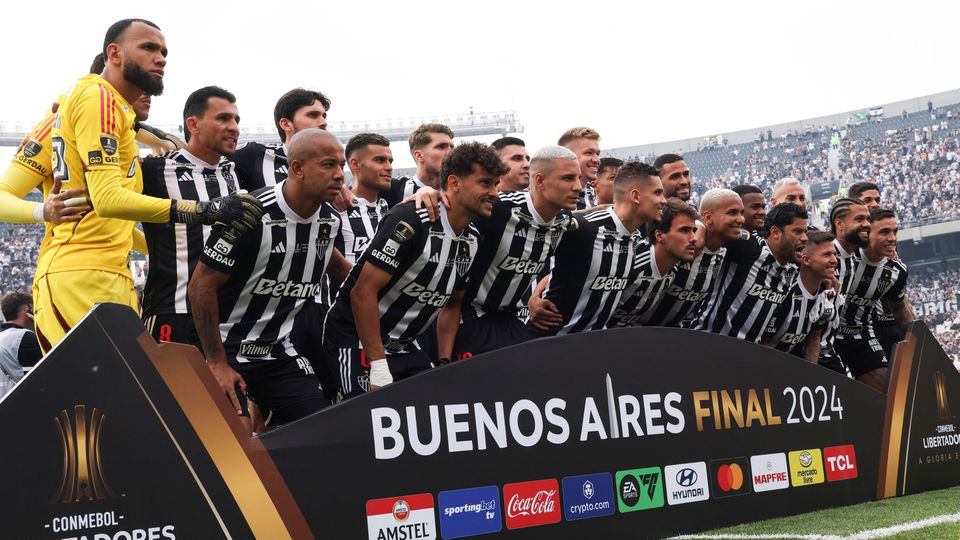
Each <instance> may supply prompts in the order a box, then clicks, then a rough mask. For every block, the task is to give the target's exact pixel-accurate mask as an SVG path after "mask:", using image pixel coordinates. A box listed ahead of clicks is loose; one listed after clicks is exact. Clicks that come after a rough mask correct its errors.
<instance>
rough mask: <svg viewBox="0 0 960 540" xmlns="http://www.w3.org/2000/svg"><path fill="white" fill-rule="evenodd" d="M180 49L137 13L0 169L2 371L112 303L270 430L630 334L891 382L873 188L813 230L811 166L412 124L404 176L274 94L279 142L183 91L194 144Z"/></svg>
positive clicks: (573, 136) (570, 133) (906, 303)
mask: <svg viewBox="0 0 960 540" xmlns="http://www.w3.org/2000/svg"><path fill="white" fill-rule="evenodd" d="M95 52H96V51H91V53H95ZM166 56H167V44H166V42H165V39H164V36H163V33H162V31H161V29H160V28H158V27H157V25H155V24H154V23H152V22H150V21H147V20H143V19H124V20H120V21H118V22H116V23H114V24H112V25H111V26H110V27H109V28H108V29H107V30H106V33H105V36H104V40H103V49H102V50H101V51H100V52H99V54H97V55H96V57H95V58H94V60H93V64H92V65H91V66H90V69H89V73H88V74H87V75H85V76H83V77H81V78H79V80H77V82H76V83H75V85H74V86H73V87H72V88H70V89H69V91H68V92H66V93H63V94H62V95H59V97H57V93H58V92H57V90H56V89H49V90H48V91H49V92H50V94H51V98H56V101H55V103H54V105H53V106H52V107H51V110H50V111H48V114H47V115H46V116H45V117H44V118H42V119H41V120H40V122H38V123H37V124H36V127H35V128H34V129H33V131H32V132H31V133H30V135H29V136H28V137H27V138H26V139H24V140H23V142H22V143H21V145H20V148H19V149H18V151H17V154H16V156H15V157H14V159H13V161H12V162H11V163H10V164H9V165H8V166H7V168H6V170H5V172H4V173H3V176H2V178H0V221H3V222H7V223H23V224H26V223H44V227H45V230H44V235H43V240H42V242H41V243H40V246H39V252H38V255H37V257H36V260H35V261H34V262H35V272H34V274H33V278H32V279H33V282H32V291H18V292H13V293H10V294H7V295H6V296H4V298H3V306H2V307H3V317H4V320H5V321H7V322H6V323H5V324H4V327H5V330H4V331H0V356H2V355H3V354H4V352H3V351H4V350H12V351H13V352H12V353H11V355H12V356H11V357H12V358H14V359H16V358H17V355H18V354H19V357H20V358H26V359H29V361H30V362H33V363H35V362H36V361H38V360H39V359H40V358H41V357H42V355H43V354H45V353H47V352H49V351H50V350H51V349H52V348H53V347H55V346H56V345H57V344H58V343H59V342H60V341H61V340H62V339H63V338H64V337H65V336H66V334H67V333H68V332H69V331H70V330H71V329H72V328H73V327H75V326H76V325H77V323H78V322H79V321H80V320H81V319H82V318H83V317H84V316H85V315H86V314H87V312H89V311H90V309H91V308H93V306H94V305H95V304H97V303H101V302H111V303H117V304H123V305H127V306H130V307H131V308H132V309H134V310H136V311H137V312H138V313H139V314H140V315H141V317H142V320H143V323H144V325H145V327H146V329H147V331H148V332H149V333H150V334H151V335H152V336H153V338H154V339H156V340H157V341H158V342H175V343H184V344H189V345H194V346H196V347H197V348H198V349H199V350H200V351H201V352H202V354H203V356H204V358H205V359H206V362H207V366H208V367H209V369H210V371H211V372H212V374H213V375H214V377H215V379H216V381H217V383H218V384H219V386H220V388H221V390H222V392H223V396H224V399H225V400H229V403H230V404H231V407H232V408H233V409H234V410H235V411H236V413H237V414H238V415H240V416H241V417H242V419H243V421H244V422H245V426H246V427H249V429H250V430H251V432H256V433H262V432H264V431H266V430H269V429H271V428H273V427H276V426H279V425H283V424H286V423H289V422H292V421H294V420H297V419H299V418H302V417H304V416H306V415H309V414H311V413H314V412H317V411H319V410H322V409H324V408H326V407H329V406H334V405H335V404H336V403H338V402H341V401H343V400H348V399H352V398H354V397H356V396H358V395H361V394H364V393H367V392H372V391H376V390H377V389H378V388H382V387H384V386H387V385H390V384H392V383H394V382H397V381H401V380H403V379H406V378H409V377H412V376H415V375H417V374H419V373H422V372H425V371H428V370H431V369H436V368H439V367H441V366H443V365H446V364H449V363H452V362H462V361H467V362H474V361H480V362H482V361H483V357H482V356H481V355H482V354H483V353H486V352H490V351H493V350H497V349H502V348H505V347H509V346H512V345H516V344H519V343H523V342H525V341H529V340H532V339H537V338H541V337H549V336H561V335H567V334H573V333H580V332H590V331H597V330H604V329H612V328H624V327H633V326H654V327H657V326H659V327H678V328H686V329H691V330H699V331H706V332H712V333H715V334H720V335H724V336H728V337H731V338H736V339H741V340H745V341H750V342H753V343H756V344H759V345H762V346H766V347H770V348H774V349H777V350H779V351H781V352H783V353H786V354H788V355H792V356H794V357H797V358H799V359H802V360H803V361H807V362H811V363H816V364H819V365H820V366H822V367H824V368H826V369H829V370H833V371H835V372H837V373H839V374H841V375H843V376H849V377H852V378H854V379H856V380H858V381H860V382H861V383H863V384H866V385H869V386H870V387H872V388H874V389H876V390H878V391H881V392H883V391H885V389H886V386H887V383H888V365H889V363H890V361H891V360H892V354H893V350H894V345H895V344H896V343H897V342H899V341H901V340H902V339H903V338H904V336H905V333H906V330H907V327H908V325H909V324H910V323H911V322H912V321H913V320H914V319H915V318H916V317H915V315H914V312H913V308H912V307H911V303H910V298H909V297H908V294H907V283H908V270H907V267H906V266H905V265H904V263H903V262H901V261H900V260H899V258H898V255H897V234H898V231H899V229H900V222H899V221H898V218H901V217H902V216H898V215H897V212H895V211H894V209H893V206H892V205H888V204H887V201H885V200H884V197H883V196H882V194H883V192H884V191H883V189H882V187H881V186H880V185H878V184H877V183H873V182H867V181H858V182H854V183H851V184H849V185H847V186H845V188H844V190H843V191H842V195H841V196H837V197H835V198H834V199H833V200H832V201H831V202H830V204H829V206H828V207H827V208H826V209H825V212H818V214H822V222H823V225H822V226H821V227H819V228H818V227H815V226H814V219H813V217H814V212H815V211H816V210H817V209H816V208H814V207H813V205H812V204H810V203H812V201H808V193H809V191H808V189H805V185H804V182H801V180H798V179H797V178H795V177H793V176H789V175H786V176H783V177H781V178H777V179H776V180H775V181H774V182H772V188H767V189H764V188H765V187H766V186H756V185H751V184H749V183H738V184H736V185H730V186H722V187H710V188H709V189H706V191H701V192H699V193H698V192H695V186H694V182H695V178H696V177H697V175H698V174H699V173H698V172H697V171H693V172H691V170H690V168H689V167H688V166H687V164H686V163H685V161H684V158H683V156H682V155H680V154H677V153H664V154H660V155H657V156H645V157H644V158H643V159H626V160H621V159H618V158H614V157H606V156H604V153H603V149H602V146H601V142H602V139H601V134H600V133H598V132H597V131H595V130H594V129H591V128H589V127H570V129H567V130H566V131H564V132H563V133H558V134H556V138H555V139H553V140H550V141H538V142H537V144H536V145H532V144H531V145H529V146H528V144H527V142H525V141H524V140H522V139H520V138H518V137H512V136H505V137H501V138H499V139H497V140H495V141H493V142H492V143H490V144H483V143H480V142H459V141H456V140H455V134H454V130H452V129H451V128H450V127H448V126H446V125H443V124H439V123H424V124H422V125H420V126H419V127H416V128H415V129H413V130H412V131H411V132H410V133H409V137H408V144H409V151H410V154H411V156H412V157H413V160H414V161H415V163H416V173H415V174H414V175H411V176H400V177H396V176H395V175H394V167H393V162H394V155H393V152H392V150H391V147H390V139H388V138H387V137H386V136H384V135H382V134H378V133H373V132H367V133H358V134H356V135H353V136H352V137H350V138H349V140H347V141H345V144H344V143H343V142H341V140H340V139H338V138H337V136H335V135H334V134H333V133H331V132H328V131H327V130H326V128H327V121H328V120H327V118H328V111H329V110H330V108H331V100H330V99H329V98H328V97H327V96H325V95H324V94H323V93H322V92H320V91H318V90H313V89H304V88H294V89H291V90H289V91H285V92H284V93H282V95H280V96H279V99H278V100H277V102H276V106H275V108H274V114H273V118H274V122H275V126H276V130H277V134H278V135H279V138H280V141H281V143H280V144H275V145H274V144H261V143H258V142H248V143H246V144H244V145H239V144H238V142H239V139H240V127H239V126H240V118H241V109H240V107H241V105H242V103H240V101H239V100H238V99H237V97H236V96H235V94H234V93H232V92H231V91H228V90H227V89H224V88H221V87H218V86H205V87H202V88H199V89H195V90H192V89H191V91H190V93H189V96H188V97H187V98H186V101H185V103H184V104H183V118H182V120H183V131H182V134H179V135H178V134H172V133H168V132H166V131H163V130H160V129H157V128H154V127H151V126H150V125H149V123H148V117H149V112H150V107H151V104H152V100H153V99H167V98H158V97H156V96H160V95H161V94H162V93H163V90H164V82H163V78H164V71H165V69H166V63H167V61H166ZM78 74H79V72H78ZM764 144H766V143H764ZM141 145H142V146H145V147H148V148H150V155H149V156H147V157H143V158H141V152H140V147H141ZM348 173H349V179H350V181H349V182H348ZM807 181H808V182H809V180H807ZM34 189H39V190H40V191H41V192H42V195H43V200H42V201H41V202H35V201H32V200H29V198H27V199H25V197H27V195H28V194H29V193H30V192H31V191H33V190H34ZM138 223H139V224H141V226H140V227H138ZM4 241H5V242H6V240H4ZM131 251H133V252H138V253H142V254H145V255H147V257H148V264H147V268H148V272H147V275H146V282H145V285H144V286H143V290H142V295H140V294H138V291H137V288H136V287H135V281H134V276H133V275H132V273H131V270H130V258H131ZM31 329H33V332H31ZM34 333H35V335H34ZM642 346H643V344H642V343H638V344H637V347H638V349H640V348H642ZM677 354H678V355H682V354H684V352H683V351H682V350H680V351H677ZM478 356H480V357H479V358H474V357H478ZM584 361H585V362H589V359H588V358H585V359H584ZM657 361H658V362H669V361H670V358H661V359H657ZM771 361H777V358H775V357H774V356H771ZM782 361H789V359H788V358H787V357H785V356H784V357H783V359H782ZM4 362H6V360H4ZM0 364H2V365H6V364H5V363H3V362H0ZM25 365H28V364H25ZM8 370H9V369H8V368H6V367H5V376H6V377H7V378H11V374H9V373H6V371H8ZM824 373H826V372H824ZM504 375H505V376H507V374H504ZM19 376H20V377H22V371H21V372H20V374H19ZM0 395H2V392H0Z"/></svg>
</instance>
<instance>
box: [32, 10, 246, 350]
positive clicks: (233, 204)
mask: <svg viewBox="0 0 960 540" xmlns="http://www.w3.org/2000/svg"><path fill="white" fill-rule="evenodd" d="M103 55H104V60H105V63H106V65H105V67H104V69H103V73H102V74H101V75H93V74H91V75H87V76H86V77H84V78H82V79H80V80H79V81H78V82H77V83H76V85H75V86H74V87H73V89H71V90H70V92H69V93H68V94H67V97H66V100H65V101H64V102H63V103H61V104H60V107H59V108H58V110H57V116H56V119H55V120H54V122H53V128H52V137H51V146H52V158H51V167H52V174H53V175H54V176H55V177H59V178H60V179H62V182H63V186H64V188H66V189H76V188H86V189H87V191H88V193H89V197H90V200H91V202H92V206H93V210H92V211H91V212H89V213H86V214H85V215H84V216H83V217H82V218H81V219H80V220H79V221H68V222H63V223H60V224H58V225H55V226H53V227H52V228H51V230H50V234H49V235H48V236H49V238H47V239H46V240H45V246H44V248H45V249H44V252H43V253H42V254H41V256H40V257H39V260H38V261H37V271H36V276H35V279H34V283H35V287H34V302H35V304H34V314H35V317H36V329H37V337H38V338H39V340H40V345H41V347H42V348H43V349H44V351H49V350H50V348H51V347H52V346H54V345H56V343H57V342H59V341H60V339H62V338H63V336H64V335H65V334H66V333H67V332H68V331H69V330H70V328H72V327H73V326H74V325H75V324H76V323H77V322H78V321H79V320H80V319H81V318H82V317H83V316H84V315H85V314H86V313H87V311H89V310H90V308H91V307H93V305H94V304H96V303H98V302H115V303H120V304H126V305H129V306H130V307H132V308H134V309H137V297H136V293H135V292H134V285H133V279H132V277H131V276H130V270H129V265H128V264H127V263H128V257H129V252H130V248H131V245H132V240H131V239H132V237H133V228H134V222H136V221H144V222H151V223H167V222H175V223H187V224H192V223H202V224H205V225H214V226H225V227H228V228H230V229H232V231H233V232H232V233H231V234H228V235H227V237H228V239H229V238H234V237H235V235H236V234H242V233H243V232H245V231H247V230H249V229H250V228H252V227H253V226H254V225H255V224H256V223H257V222H258V221H259V219H260V216H261V214H262V212H263V210H262V207H261V206H260V203H259V201H258V200H257V199H256V198H254V197H251V196H249V195H247V194H246V193H241V192H238V193H235V194H232V195H229V196H225V197H221V198H218V199H214V200H211V201H209V202H195V201H177V200H169V199H159V198H156V197H148V196H146V195H143V194H141V193H140V191H141V189H142V187H143V186H142V177H141V175H140V174H139V172H140V171H139V170H138V167H139V159H138V157H139V156H138V153H139V152H138V149H137V144H136V140H135V134H134V131H133V128H134V116H135V115H134V111H133V107H132V105H131V104H132V103H133V102H134V101H135V100H136V99H138V98H139V97H140V96H141V94H144V93H146V94H150V95H159V94H160V93H161V92H162V91H163V71H164V67H165V66H166V55H167V47H166V42H165V40H164V38H163V34H161V32H160V29H159V28H158V27H157V25H155V24H153V23H151V22H149V21H145V20H143V19H124V20H121V21H118V22H116V23H114V24H113V25H112V26H110V28H109V29H108V30H107V33H106V36H105V37H104V42H103Z"/></svg>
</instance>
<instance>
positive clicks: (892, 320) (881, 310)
mask: <svg viewBox="0 0 960 540" xmlns="http://www.w3.org/2000/svg"><path fill="white" fill-rule="evenodd" d="M873 323H874V325H875V326H890V325H894V324H897V318H896V317H894V316H893V308H892V307H890V301H889V300H878V301H877V307H876V308H875V309H874V310H873Z"/></svg>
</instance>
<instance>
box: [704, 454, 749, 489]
mask: <svg viewBox="0 0 960 540" xmlns="http://www.w3.org/2000/svg"><path fill="white" fill-rule="evenodd" d="M710 491H711V492H712V493H713V496H714V497H733V496H735V495H744V494H747V493H750V462H749V460H748V459H747V458H746V457H734V458H726V459H715V460H712V461H710Z"/></svg>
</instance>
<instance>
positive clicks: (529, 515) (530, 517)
mask: <svg viewBox="0 0 960 540" xmlns="http://www.w3.org/2000/svg"><path fill="white" fill-rule="evenodd" d="M559 494H560V489H559V487H558V486H557V481H556V479H553V478H551V479H549V480H537V481H534V482H519V483H516V484H507V485H505V486H503V500H504V502H505V503H506V504H505V505H504V506H505V507H506V514H507V528H508V529H521V528H524V527H535V526H537V525H548V524H550V523H559V522H560V497H559Z"/></svg>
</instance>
